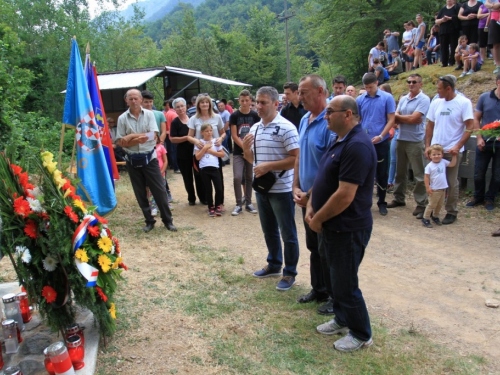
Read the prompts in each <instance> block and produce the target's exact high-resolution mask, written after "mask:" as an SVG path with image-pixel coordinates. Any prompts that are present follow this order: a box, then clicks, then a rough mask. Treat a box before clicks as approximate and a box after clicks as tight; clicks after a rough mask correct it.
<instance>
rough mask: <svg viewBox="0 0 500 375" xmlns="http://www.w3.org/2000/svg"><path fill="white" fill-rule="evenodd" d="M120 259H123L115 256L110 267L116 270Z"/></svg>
mask: <svg viewBox="0 0 500 375" xmlns="http://www.w3.org/2000/svg"><path fill="white" fill-rule="evenodd" d="M122 261H123V258H122V257H117V258H116V260H115V262H114V263H113V265H112V266H111V268H112V269H114V270H116V269H117V268H118V266H119V265H120V263H121V262H122Z"/></svg>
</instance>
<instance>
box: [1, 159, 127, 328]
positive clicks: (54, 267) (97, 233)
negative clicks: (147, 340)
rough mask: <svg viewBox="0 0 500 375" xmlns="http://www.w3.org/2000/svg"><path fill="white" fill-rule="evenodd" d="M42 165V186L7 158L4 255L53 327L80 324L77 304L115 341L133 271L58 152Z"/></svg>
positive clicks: (3, 172)
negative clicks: (125, 284)
mask: <svg viewBox="0 0 500 375" xmlns="http://www.w3.org/2000/svg"><path fill="white" fill-rule="evenodd" d="M36 167H37V170H38V172H39V182H40V184H39V186H35V185H33V184H32V183H30V177H29V176H28V173H27V172H26V171H23V168H22V167H20V166H19V165H16V164H13V163H11V162H10V160H9V158H8V157H7V156H6V155H4V154H3V153H2V154H0V223H2V225H0V233H1V237H0V247H1V250H2V251H3V253H6V254H7V255H8V256H9V258H10V260H11V262H12V265H13V267H14V269H15V271H16V274H17V276H18V279H19V283H20V284H22V286H23V287H24V288H25V289H26V290H27V292H28V296H29V298H30V300H31V302H32V303H36V304H37V305H38V308H39V311H40V313H41V314H42V316H43V317H44V318H46V319H47V324H48V325H49V327H50V328H51V329H52V330H54V331H55V330H59V331H64V328H65V327H66V326H68V325H70V324H72V323H74V322H75V315H76V306H75V304H76V305H79V306H82V307H86V308H87V309H89V310H91V311H92V313H93V314H94V317H95V319H96V320H97V321H98V323H99V329H100V331H101V333H102V334H103V335H104V336H110V335H112V334H113V333H114V332H115V329H116V323H115V319H116V305H115V302H114V298H113V296H114V293H115V291H116V288H117V281H119V280H121V279H122V276H121V272H122V271H123V270H126V269H127V267H126V266H125V264H123V258H122V253H121V250H120V243H119V241H118V239H117V238H116V237H114V236H113V234H112V232H111V230H110V229H109V228H108V225H107V224H108V221H107V220H106V219H105V218H103V217H101V216H99V215H98V213H97V207H95V206H93V207H90V206H89V207H86V205H85V204H84V203H83V201H82V199H81V197H80V196H78V195H77V194H76V188H75V187H74V186H73V184H72V183H71V181H70V180H69V178H67V177H64V176H63V174H62V172H61V171H60V170H58V169H57V164H56V163H55V162H54V160H53V154H52V153H50V152H48V151H45V152H42V153H41V159H37V160H36ZM73 302H74V303H73Z"/></svg>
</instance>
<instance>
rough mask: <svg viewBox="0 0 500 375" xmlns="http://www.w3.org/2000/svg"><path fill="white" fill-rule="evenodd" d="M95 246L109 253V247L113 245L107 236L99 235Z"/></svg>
mask: <svg viewBox="0 0 500 375" xmlns="http://www.w3.org/2000/svg"><path fill="white" fill-rule="evenodd" d="M97 246H99V249H101V250H102V251H104V252H105V253H109V252H110V250H111V247H113V241H111V239H110V238H109V237H101V238H100V239H99V241H97Z"/></svg>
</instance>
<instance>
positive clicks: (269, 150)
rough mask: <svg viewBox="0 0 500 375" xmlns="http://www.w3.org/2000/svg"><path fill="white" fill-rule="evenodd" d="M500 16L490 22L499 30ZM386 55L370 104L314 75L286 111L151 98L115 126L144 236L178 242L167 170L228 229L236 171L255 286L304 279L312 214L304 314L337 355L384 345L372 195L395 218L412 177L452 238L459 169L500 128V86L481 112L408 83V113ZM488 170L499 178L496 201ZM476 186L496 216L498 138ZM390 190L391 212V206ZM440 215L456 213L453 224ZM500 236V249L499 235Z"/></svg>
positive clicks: (245, 99) (367, 89)
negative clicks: (300, 272)
mask: <svg viewBox="0 0 500 375" xmlns="http://www.w3.org/2000/svg"><path fill="white" fill-rule="evenodd" d="M489 2H491V1H490V0H487V1H486V3H485V5H486V4H488V3H489ZM448 3H449V4H448ZM473 3H475V2H474V1H468V2H467V3H464V4H465V5H464V4H462V7H461V8H460V9H457V10H456V12H457V17H458V15H460V17H468V18H469V19H473V17H472V16H471V17H469V16H470V14H472V13H470V12H469V11H468V10H464V11H462V10H461V9H463V7H469V8H470V7H472V6H473V5H474V4H473ZM494 4H498V3H494ZM490 5H491V4H490ZM453 7H457V6H456V5H455V4H452V1H451V0H449V1H448V2H447V5H446V7H445V8H446V9H447V11H448V10H449V9H451V8H453ZM497 8H500V6H499V7H496V5H493V6H492V7H489V8H488V7H487V9H493V10H494V11H495V10H496V9H497ZM442 12H445V11H444V10H442ZM497 12H498V11H497ZM464 13H465V15H464ZM493 13H494V12H490V13H489V14H490V15H491V18H492V22H493V21H495V18H493ZM440 14H441V12H440V13H439V14H438V16H437V19H436V24H437V25H440V24H441V23H446V22H449V21H448V20H446V17H451V16H448V15H447V14H448V13H446V14H444V15H440ZM458 19H462V18H458ZM438 21H439V22H438ZM495 22H496V21H495ZM411 23H412V22H409V23H408V24H409V25H410V28H411ZM466 25H467V24H466ZM469 26H470V25H469ZM417 30H418V31H417V32H416V33H415V37H412V40H413V42H412V41H410V43H413V45H414V47H415V50H417V51H424V50H425V48H424V46H425V43H426V41H425V23H424V21H423V18H422V17H421V16H420V15H419V16H417ZM433 30H436V28H435V27H433ZM440 30H442V28H440ZM463 30H464V31H465V30H469V32H470V29H467V28H464V29H463ZM384 35H385V36H386V38H385V41H384V42H382V43H379V44H378V45H377V47H375V48H374V49H375V50H377V51H378V52H380V53H381V52H382V51H383V50H384V49H385V48H386V44H389V45H392V46H394V43H397V41H398V36H399V34H398V33H395V32H391V31H390V30H386V31H385V32H384ZM439 35H441V34H439ZM462 40H464V39H463V38H462ZM465 40H466V39H465ZM441 41H442V39H441ZM457 41H458V38H457ZM403 42H404V43H406V41H405V36H403ZM450 42H451V39H450ZM427 44H429V43H428V42H427ZM434 46H436V45H434ZM442 46H443V45H442V44H441V48H442ZM433 48H434V47H433ZM456 48H457V53H456V54H455V56H453V54H451V55H449V56H448V57H446V54H445V53H444V51H443V50H441V52H442V54H441V55H442V56H443V57H442V58H443V61H449V60H446V59H451V58H453V57H454V58H455V60H456V61H462V62H463V64H464V66H466V64H467V68H464V69H466V70H467V69H469V68H472V69H474V68H473V67H477V63H478V61H479V56H478V57H477V61H476V65H474V58H473V57H471V55H478V54H480V53H481V51H480V48H481V47H479V48H477V47H476V46H474V45H472V44H471V45H467V44H466V43H463V44H461V45H460V46H458V45H457V47H456ZM464 51H468V54H465V53H463V52H464ZM378 52H375V51H374V52H373V53H370V56H369V59H368V60H369V66H370V68H371V69H372V70H373V71H372V72H368V73H366V74H365V75H364V76H363V78H362V83H363V87H364V88H363V90H360V91H359V93H357V92H356V89H355V88H354V87H353V86H349V85H348V84H347V81H346V79H345V77H343V76H341V75H339V76H336V77H335V78H334V79H333V80H332V83H331V91H330V90H329V88H328V86H327V84H326V82H325V80H324V79H323V78H322V77H320V76H318V75H315V74H310V75H306V76H304V77H302V78H301V80H300V81H299V83H298V84H297V83H295V82H287V83H286V84H285V85H284V86H283V92H284V94H283V100H282V101H280V100H279V99H280V95H279V93H278V91H277V90H276V89H275V88H273V87H268V86H265V87H261V88H259V89H258V90H257V93H256V95H255V97H254V96H253V95H252V93H251V92H250V91H248V90H242V91H241V92H240V94H239V97H238V100H237V101H238V104H239V108H238V109H237V110H235V109H234V103H232V102H230V101H225V100H223V99H221V100H217V101H215V100H213V99H212V98H211V97H210V96H209V95H208V94H199V95H197V96H195V97H193V98H191V101H190V102H189V103H187V102H186V100H185V99H184V98H181V97H179V98H176V99H174V100H166V101H165V102H164V111H155V110H154V109H153V108H152V102H153V97H152V94H151V93H150V92H148V91H142V92H141V91H139V90H137V89H131V90H129V91H128V92H127V94H126V97H125V100H126V102H127V105H128V107H129V109H128V110H127V111H126V112H125V113H123V114H122V115H121V116H120V117H119V118H118V121H117V124H116V127H115V124H114V120H113V119H109V121H108V122H109V124H110V127H111V134H112V138H113V142H114V144H115V147H116V150H118V151H119V152H117V154H120V153H121V155H122V156H123V157H124V160H125V161H126V167H127V170H128V172H129V175H130V180H131V183H132V186H133V190H134V193H135V196H136V199H137V202H138V203H139V206H140V208H141V210H142V212H143V215H144V217H145V222H146V226H145V227H144V228H143V230H144V231H145V232H149V231H151V230H152V229H153V228H154V225H155V223H156V220H155V218H154V216H155V214H156V213H157V212H156V213H155V210H156V211H158V212H159V214H160V215H161V220H162V221H163V223H164V225H165V226H166V228H167V229H168V230H171V231H176V227H175V226H174V224H173V219H172V213H171V208H172V207H171V206H169V204H170V203H171V202H169V201H171V200H172V197H171V194H170V190H169V187H168V182H167V180H166V173H165V172H166V169H167V166H170V167H171V168H172V169H173V170H174V172H178V173H180V174H181V175H182V178H183V182H184V187H185V190H186V193H187V200H188V203H189V206H194V205H196V201H197V198H198V200H199V202H200V203H201V204H203V205H206V206H207V213H208V215H209V216H210V217H218V216H222V215H224V212H225V211H226V210H225V206H226V204H227V199H226V198H227V192H226V191H225V189H224V185H225V184H224V174H223V169H224V167H226V166H227V165H232V169H233V186H234V200H235V206H234V209H233V210H232V212H231V215H232V216H238V215H240V214H242V212H243V211H244V210H245V211H247V212H249V213H252V214H258V217H259V220H260V224H261V228H262V232H263V235H264V239H265V243H266V247H267V256H266V264H265V265H264V267H263V268H262V269H260V270H257V271H255V272H254V273H253V276H254V277H256V278H268V277H280V280H279V282H278V283H277V285H276V289H278V290H281V291H286V290H289V289H290V288H292V287H293V285H294V284H295V278H296V276H297V264H298V260H299V241H298V235H297V226H296V222H295V209H296V206H298V207H300V209H301V211H302V218H303V220H302V221H303V227H304V231H305V238H306V247H307V249H308V250H309V253H310V254H309V256H310V270H309V272H310V279H311V290H310V292H309V293H307V294H305V295H303V296H300V297H299V298H298V302H299V303H310V302H321V305H320V306H319V307H318V309H317V311H318V313H319V314H322V315H325V316H333V319H331V320H329V321H327V322H326V323H324V324H321V325H319V326H318V327H317V331H318V332H319V333H321V334H325V335H335V334H344V333H345V336H343V337H342V338H341V339H339V340H337V341H335V343H334V347H335V348H336V349H338V350H340V351H344V352H350V351H354V350H358V349H361V348H364V347H368V346H370V345H372V343H373V339H372V332H371V327H370V319H369V315H368V311H367V309H366V305H365V302H364V299H363V295H362V293H361V290H360V289H359V285H358V276H357V272H358V269H359V266H360V264H361V261H362V259H363V256H364V252H365V249H366V247H367V245H368V242H369V239H370V236H371V231H372V226H373V218H372V210H371V208H372V200H373V190H374V183H375V186H376V196H377V208H378V212H379V214H380V215H382V216H386V215H388V212H389V211H388V209H397V208H398V207H401V206H405V205H406V204H407V201H406V195H407V187H408V180H409V177H410V176H409V170H410V169H409V166H410V165H411V171H412V179H413V181H414V187H413V199H414V200H415V206H416V208H415V209H414V211H413V215H414V216H415V217H416V218H417V219H419V220H420V223H421V225H423V226H425V227H427V228H432V227H433V226H435V225H437V226H440V225H443V224H444V225H450V224H453V223H454V222H455V221H456V220H457V216H458V212H459V208H458V192H459V182H458V169H459V166H460V162H461V159H462V156H463V152H464V146H465V144H466V142H467V141H468V140H469V138H470V136H471V134H472V132H473V131H474V130H476V129H480V128H481V127H482V126H484V125H486V124H488V123H491V122H493V121H495V120H498V119H499V118H500V106H499V103H500V101H499V100H500V74H498V75H497V76H496V80H495V83H496V87H495V88H494V89H493V90H492V91H488V92H485V93H483V94H482V95H481V96H480V99H479V101H478V103H477V104H476V106H475V108H474V107H473V105H472V102H471V100H469V99H468V98H466V97H465V96H464V95H463V94H462V93H460V92H458V91H457V90H456V87H455V86H456V83H457V78H456V77H455V76H454V75H452V74H448V75H444V76H442V77H439V79H438V81H437V84H436V89H437V95H436V96H434V97H433V98H432V100H431V98H430V97H429V96H428V95H426V94H425V93H424V92H423V91H422V86H423V78H422V76H421V75H420V74H418V71H412V72H410V74H409V75H408V77H407V79H406V83H407V85H408V94H406V95H403V96H401V97H400V98H399V100H398V101H396V100H395V99H394V97H393V95H392V92H391V87H390V85H388V84H384V83H383V82H384V80H381V79H380V77H381V76H382V77H384V76H385V72H384V71H383V70H381V69H380V67H381V60H382V61H385V58H382V59H380V57H381V54H379V55H378V56H377V55H376V54H377V53H378ZM392 52H393V53H392V59H391V61H390V64H389V69H391V70H390V71H391V72H398V71H400V70H401V69H403V66H404V64H406V63H408V61H407V60H406V59H405V57H403V59H405V60H402V58H401V57H400V54H399V52H398V49H393V50H392ZM448 52H450V51H448ZM419 53H420V52H419ZM469 57H471V58H470V59H469ZM413 63H414V65H413V66H412V67H408V66H407V67H406V68H407V69H408V68H410V70H411V69H413V68H415V69H417V68H418V67H419V66H421V64H422V60H421V59H415V60H414V61H413ZM443 65H447V63H446V64H445V63H443ZM391 67H392V68H391ZM466 70H464V72H465V71H466ZM467 72H468V70H467ZM330 92H331V95H330ZM164 146H165V147H164ZM231 154H232V157H231ZM167 155H169V157H167ZM490 161H493V162H492V176H491V179H490V183H489V186H488V188H486V171H487V169H488V165H489V164H490ZM474 185H475V189H474V197H473V199H471V200H470V201H469V202H468V203H467V204H466V206H467V207H474V206H478V205H484V206H485V208H486V209H487V210H493V209H494V208H495V205H494V201H495V198H496V195H497V193H498V191H499V189H500V143H499V142H496V139H495V138H491V137H490V138H484V137H482V136H481V135H480V134H479V135H477V149H476V165H475V173H474ZM389 190H392V192H393V195H392V196H393V199H392V201H390V202H387V201H386V197H387V193H388V191H389ZM148 191H149V192H148ZM214 191H215V194H214ZM148 194H149V195H150V197H151V198H150V199H148ZM253 198H255V202H256V206H257V207H255V206H254V203H253V200H252V199H253ZM442 207H444V210H445V211H446V213H445V215H444V217H443V218H442V219H441V208H442ZM493 235H494V236H500V230H498V231H496V232H494V233H493Z"/></svg>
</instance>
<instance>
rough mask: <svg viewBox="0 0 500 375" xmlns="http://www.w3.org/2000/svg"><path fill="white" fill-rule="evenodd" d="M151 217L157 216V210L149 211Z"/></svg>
mask: <svg viewBox="0 0 500 375" xmlns="http://www.w3.org/2000/svg"><path fill="white" fill-rule="evenodd" d="M151 215H153V216H156V215H158V210H157V209H156V208H153V209H152V210H151Z"/></svg>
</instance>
